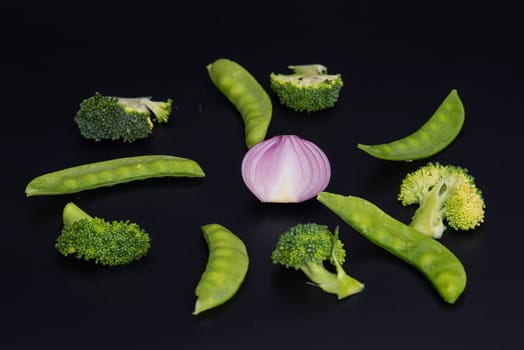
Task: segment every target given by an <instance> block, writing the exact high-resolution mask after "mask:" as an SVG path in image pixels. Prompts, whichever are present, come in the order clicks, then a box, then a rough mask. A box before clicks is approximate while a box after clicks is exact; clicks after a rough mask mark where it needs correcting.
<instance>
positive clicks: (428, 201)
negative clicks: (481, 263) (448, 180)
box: [409, 181, 451, 238]
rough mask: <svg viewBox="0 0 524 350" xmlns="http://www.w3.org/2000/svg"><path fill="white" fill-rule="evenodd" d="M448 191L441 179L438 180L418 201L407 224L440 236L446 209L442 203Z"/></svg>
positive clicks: (442, 231)
mask: <svg viewBox="0 0 524 350" xmlns="http://www.w3.org/2000/svg"><path fill="white" fill-rule="evenodd" d="M450 192H451V191H450V190H449V189H448V187H447V186H446V184H445V183H444V182H443V181H441V182H439V183H438V185H437V186H435V187H433V188H432V189H431V191H429V193H428V195H427V196H426V197H425V198H424V200H423V201H422V202H421V203H420V206H419V207H418V208H417V210H416V211H415V214H414V215H413V218H412V220H411V223H410V224H409V226H411V227H413V228H414V229H415V230H417V231H419V232H421V233H423V234H425V235H427V236H430V237H433V238H441V237H442V234H443V233H444V230H445V229H446V226H445V225H444V221H443V220H444V214H445V210H446V209H445V205H444V203H445V202H446V201H447V200H448V198H449V195H450Z"/></svg>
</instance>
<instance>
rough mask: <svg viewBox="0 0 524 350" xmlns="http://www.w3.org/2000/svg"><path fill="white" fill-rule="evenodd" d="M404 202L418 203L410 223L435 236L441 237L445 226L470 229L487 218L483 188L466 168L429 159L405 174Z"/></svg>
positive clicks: (403, 182) (401, 192)
mask: <svg viewBox="0 0 524 350" xmlns="http://www.w3.org/2000/svg"><path fill="white" fill-rule="evenodd" d="M398 199H399V201H400V202H401V203H402V205H404V206H407V205H410V204H418V205H419V207H418V208H417V210H416V211H415V214H414V215H413V218H412V220H411V223H410V224H409V225H410V226H411V227H413V228H414V229H416V230H417V231H420V232H422V233H424V234H426V235H428V236H431V237H433V238H441V237H442V234H443V233H444V231H445V229H446V226H445V224H444V220H446V221H447V223H448V225H449V226H450V227H452V228H453V229H455V230H463V231H466V230H471V229H474V228H475V227H477V226H479V225H480V224H481V223H482V222H483V221H484V209H485V203H484V199H483V197H482V192H481V191H480V189H478V188H477V186H476V185H475V182H474V178H473V177H472V176H471V175H470V174H469V173H468V171H467V169H464V168H461V167H458V166H453V165H447V166H444V165H441V164H439V163H428V164H427V165H425V166H423V167H421V168H419V169H418V170H416V171H414V172H412V173H409V174H408V175H406V177H405V178H404V180H403V181H402V184H401V186H400V193H399V195H398Z"/></svg>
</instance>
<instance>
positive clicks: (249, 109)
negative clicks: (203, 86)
mask: <svg viewBox="0 0 524 350" xmlns="http://www.w3.org/2000/svg"><path fill="white" fill-rule="evenodd" d="M207 70H208V73H209V77H210V78H211V81H212V82H213V84H215V86H216V87H217V88H218V90H220V92H222V93H223V94H224V95H225V96H226V97H227V99H228V100H229V101H230V102H231V103H233V105H234V106H235V107H236V109H237V110H238V111H239V112H240V115H241V116H242V119H243V121H244V133H245V142H246V145H247V147H248V148H251V147H252V146H254V145H255V144H257V143H259V142H260V141H262V140H264V139H265V137H266V133H267V130H268V128H269V123H270V122H271V115H272V113H273V106H272V104H271V99H270V97H269V95H268V94H267V93H266V91H265V90H264V88H262V86H261V85H260V84H259V83H258V81H257V80H256V79H255V78H254V77H253V76H252V75H251V74H250V73H249V72H248V71H247V70H246V69H245V68H244V67H242V66H240V65H239V64H238V63H236V62H234V61H231V60H229V59H225V58H221V59H218V60H216V61H215V62H213V63H211V64H209V65H208V66H207Z"/></svg>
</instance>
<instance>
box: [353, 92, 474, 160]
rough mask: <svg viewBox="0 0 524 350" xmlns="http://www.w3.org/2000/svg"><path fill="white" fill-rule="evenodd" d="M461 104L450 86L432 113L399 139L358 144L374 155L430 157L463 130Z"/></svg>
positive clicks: (462, 108) (413, 158) (392, 157)
mask: <svg viewBox="0 0 524 350" xmlns="http://www.w3.org/2000/svg"><path fill="white" fill-rule="evenodd" d="M463 124H464V107H463V105H462V101H461V100H460V98H459V96H458V93H457V90H451V92H450V93H449V95H448V96H447V97H446V98H445V99H444V101H443V102H442V103H441V105H440V106H439V107H438V108H437V110H436V111H435V112H434V113H433V115H432V116H431V117H430V118H429V119H428V120H427V121H426V122H425V123H424V124H423V125H422V126H421V127H420V128H419V129H418V130H416V131H415V132H413V133H412V134H410V135H408V136H405V137H403V138H400V139H398V140H395V141H392V142H389V143H383V144H377V145H365V144H360V143H359V144H358V145H357V147H358V148H359V149H361V150H363V151H364V152H366V153H368V154H370V155H372V156H373V157H376V158H380V159H386V160H397V161H412V160H415V159H423V158H427V157H430V156H432V155H434V154H437V153H438V152H440V151H442V150H443V149H444V148H446V147H447V146H448V145H449V144H451V142H453V140H455V138H456V137H457V135H458V134H459V132H460V130H462V126H463Z"/></svg>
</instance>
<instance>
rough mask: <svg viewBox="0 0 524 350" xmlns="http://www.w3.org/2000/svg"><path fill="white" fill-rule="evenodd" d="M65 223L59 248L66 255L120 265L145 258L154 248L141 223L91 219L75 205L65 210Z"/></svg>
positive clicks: (69, 204)
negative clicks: (150, 249)
mask: <svg viewBox="0 0 524 350" xmlns="http://www.w3.org/2000/svg"><path fill="white" fill-rule="evenodd" d="M63 220H64V228H63V229H62V233H61V234H60V236H59V237H58V239H57V241H56V245H55V247H56V249H57V250H58V251H59V252H60V253H61V254H62V255H64V256H68V255H74V256H75V257H76V258H77V259H83V260H86V261H87V260H94V262H95V263H97V264H101V265H108V266H116V265H124V264H128V263H130V262H132V261H134V260H139V259H141V258H142V257H143V256H145V255H146V254H147V252H148V250H149V248H150V246H151V245H150V238H149V235H148V234H147V232H146V231H144V230H143V229H142V228H140V226H138V225H137V224H135V223H131V222H129V221H111V222H109V221H105V220H104V219H101V218H97V217H91V216H90V215H89V214H87V213H86V212H85V211H83V210H82V209H80V208H79V207H78V206H76V204H74V203H72V202H69V203H68V204H66V206H65V207H64V211H63Z"/></svg>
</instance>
